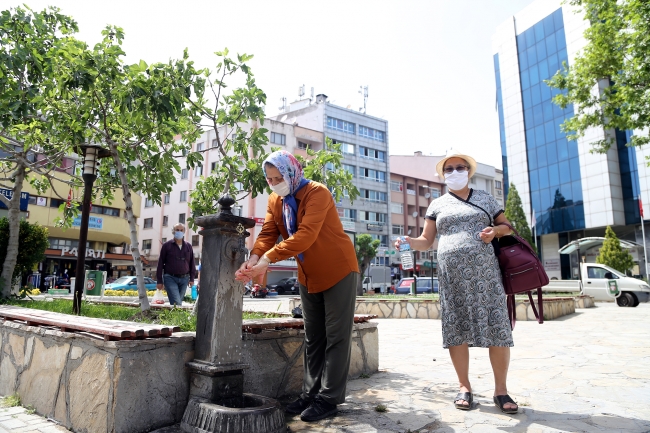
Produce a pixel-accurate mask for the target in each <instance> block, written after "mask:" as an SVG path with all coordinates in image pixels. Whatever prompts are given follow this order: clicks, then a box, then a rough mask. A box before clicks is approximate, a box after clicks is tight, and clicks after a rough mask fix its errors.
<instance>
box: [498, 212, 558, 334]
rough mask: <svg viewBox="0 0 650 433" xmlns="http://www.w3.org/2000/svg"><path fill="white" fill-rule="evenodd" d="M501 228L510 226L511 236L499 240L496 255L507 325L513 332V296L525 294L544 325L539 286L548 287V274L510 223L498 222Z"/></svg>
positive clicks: (514, 320)
mask: <svg viewBox="0 0 650 433" xmlns="http://www.w3.org/2000/svg"><path fill="white" fill-rule="evenodd" d="M502 225H506V226H508V227H510V229H511V230H512V232H513V233H512V234H511V235H506V236H502V237H501V238H499V247H500V248H499V249H500V251H499V253H498V254H497V259H498V260H499V267H500V268H501V276H502V280H503V289H504V290H505V292H506V297H507V304H508V317H509V318H510V326H511V328H512V329H514V328H515V322H516V321H517V314H516V311H515V295H516V294H519V293H528V299H529V300H530V305H531V306H532V307H533V312H534V313H535V317H536V318H537V321H538V322H539V323H540V324H541V323H544V307H543V304H542V287H543V286H545V285H547V284H548V275H546V271H545V270H544V266H542V262H541V261H540V260H539V257H537V255H536V254H535V251H534V250H533V249H532V248H531V246H530V245H529V244H528V242H526V241H525V240H524V239H523V238H522V237H521V236H519V233H517V230H515V229H514V228H513V227H512V226H511V225H510V224H507V223H502ZM533 290H537V305H538V307H539V314H538V313H537V309H536V308H535V303H534V302H533V296H532V294H531V292H532V291H533Z"/></svg>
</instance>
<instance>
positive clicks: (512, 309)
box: [506, 287, 544, 331]
mask: <svg viewBox="0 0 650 433" xmlns="http://www.w3.org/2000/svg"><path fill="white" fill-rule="evenodd" d="M527 293H528V300H529V301H530V306H531V307H533V313H534V314H535V318H536V319H537V323H539V324H540V325H541V324H542V323H544V302H543V301H542V288H541V287H540V288H539V289H537V306H538V307H539V313H538V312H537V308H535V302H534V301H533V295H531V293H530V291H529V292H527ZM506 304H507V305H508V318H509V319H510V329H511V330H513V331H514V329H515V324H516V323H517V310H516V307H517V306H516V304H515V295H506Z"/></svg>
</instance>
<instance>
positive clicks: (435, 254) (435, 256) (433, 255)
mask: <svg viewBox="0 0 650 433" xmlns="http://www.w3.org/2000/svg"><path fill="white" fill-rule="evenodd" d="M431 259H432V260H438V250H433V251H432V254H431Z"/></svg>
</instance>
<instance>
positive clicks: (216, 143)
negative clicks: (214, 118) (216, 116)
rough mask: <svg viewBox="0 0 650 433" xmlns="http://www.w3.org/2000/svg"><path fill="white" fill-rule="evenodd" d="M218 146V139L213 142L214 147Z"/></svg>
mask: <svg viewBox="0 0 650 433" xmlns="http://www.w3.org/2000/svg"><path fill="white" fill-rule="evenodd" d="M218 144H219V142H218V141H217V139H216V138H215V139H214V140H212V147H217V145H218Z"/></svg>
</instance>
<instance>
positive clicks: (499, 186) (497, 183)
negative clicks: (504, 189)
mask: <svg viewBox="0 0 650 433" xmlns="http://www.w3.org/2000/svg"><path fill="white" fill-rule="evenodd" d="M494 187H495V188H496V189H501V181H500V180H495V181H494Z"/></svg>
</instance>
